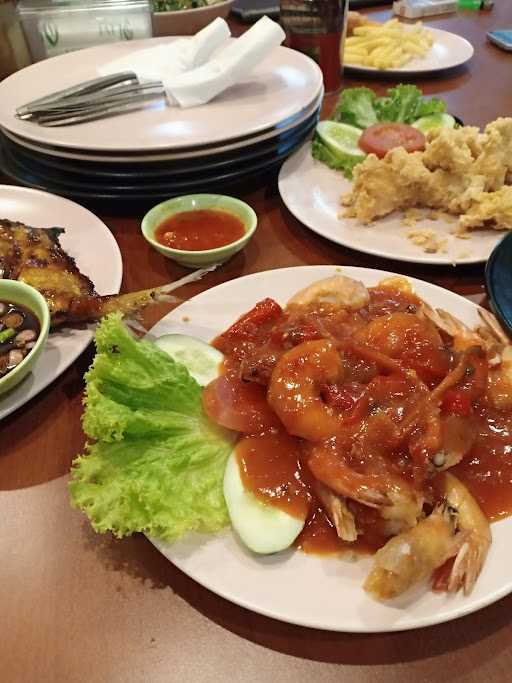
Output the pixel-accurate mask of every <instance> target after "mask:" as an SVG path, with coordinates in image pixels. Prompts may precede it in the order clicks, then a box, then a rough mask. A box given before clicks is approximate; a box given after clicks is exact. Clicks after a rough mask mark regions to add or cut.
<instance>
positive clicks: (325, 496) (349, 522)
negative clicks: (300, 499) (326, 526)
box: [315, 481, 357, 543]
mask: <svg viewBox="0 0 512 683" xmlns="http://www.w3.org/2000/svg"><path fill="white" fill-rule="evenodd" d="M315 493H316V495H317V496H318V498H319V499H320V502H321V503H322V505H323V506H324V507H325V510H326V512H327V516H328V517H329V519H330V520H331V522H332V523H333V524H334V527H335V529H336V533H337V534H338V538H341V539H342V540H343V541H347V542H349V543H352V542H353V541H356V540H357V529H356V521H355V518H354V515H353V513H352V512H351V511H350V510H349V508H348V505H347V501H346V499H345V498H343V497H342V496H337V495H336V494H335V493H333V491H331V490H330V489H329V488H328V487H327V486H324V485H323V484H322V483H321V482H319V481H317V482H315Z"/></svg>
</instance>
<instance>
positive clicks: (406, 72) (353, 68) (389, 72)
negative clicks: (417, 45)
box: [343, 24, 475, 77]
mask: <svg viewBox="0 0 512 683" xmlns="http://www.w3.org/2000/svg"><path fill="white" fill-rule="evenodd" d="M407 25H408V26H410V24H407ZM425 28H426V29H428V30H429V31H432V32H433V33H434V34H435V35H439V34H442V35H446V34H449V35H450V36H454V37H455V38H457V39H458V40H460V42H461V44H464V47H466V48H469V53H470V54H469V56H468V57H465V58H464V59H462V58H461V59H460V60H459V61H458V62H454V63H453V64H450V65H449V66H437V67H430V68H428V67H427V68H420V69H410V68H409V69H408V68H407V67H406V66H403V67H399V68H398V69H376V68H375V67H373V66H362V65H361V66H358V65H357V64H344V65H343V68H344V69H347V70H349V71H350V73H354V74H355V73H361V74H368V75H370V74H372V75H382V76H395V77H396V76H413V75H419V76H424V75H425V74H429V73H437V72H439V71H446V70H447V69H456V68H457V67H459V66H462V65H463V64H466V63H467V62H469V61H470V60H471V59H473V57H474V55H475V48H474V45H473V44H472V43H471V42H470V41H469V40H468V39H467V38H464V36H460V35H459V34H458V33H454V32H453V31H447V30H446V29H442V28H436V27H435V26H425Z"/></svg>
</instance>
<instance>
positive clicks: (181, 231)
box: [155, 209, 245, 251]
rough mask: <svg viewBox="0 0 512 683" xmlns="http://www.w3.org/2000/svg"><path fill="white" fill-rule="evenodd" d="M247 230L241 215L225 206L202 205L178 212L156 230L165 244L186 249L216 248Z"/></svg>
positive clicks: (161, 241) (158, 239) (156, 235)
mask: <svg viewBox="0 0 512 683" xmlns="http://www.w3.org/2000/svg"><path fill="white" fill-rule="evenodd" d="M244 233H245V227H244V224H243V222H242V220H241V219H240V218H238V216H235V215H234V214H232V213H229V211H224V210H222V209H198V210H196V211H182V212H180V213H176V214H174V216H171V217H170V218H168V219H167V220H166V221H164V222H163V223H161V224H160V225H159V226H158V228H157V229H156V230H155V240H156V241H157V242H159V243H160V244H163V245H164V247H170V248H171V249H183V250H184V251H204V250H205V249H216V248H217V247H223V246H225V245H226V244H231V243H232V242H236V241H237V240H239V239H240V238H241V237H243V235H244Z"/></svg>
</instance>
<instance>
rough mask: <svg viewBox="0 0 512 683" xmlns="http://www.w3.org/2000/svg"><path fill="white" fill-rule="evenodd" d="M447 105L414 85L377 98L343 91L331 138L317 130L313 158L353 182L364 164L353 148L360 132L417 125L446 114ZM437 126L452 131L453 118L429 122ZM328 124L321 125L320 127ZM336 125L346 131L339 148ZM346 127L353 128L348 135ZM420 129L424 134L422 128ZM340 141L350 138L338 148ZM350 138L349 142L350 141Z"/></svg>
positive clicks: (362, 91) (360, 152) (357, 91)
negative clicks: (355, 172)
mask: <svg viewBox="0 0 512 683" xmlns="http://www.w3.org/2000/svg"><path fill="white" fill-rule="evenodd" d="M445 112H446V103H445V102H444V101H443V100H440V99H437V98H431V99H427V98H425V97H424V96H423V93H422V92H421V90H420V89H419V88H417V87H416V86H415V85H404V84H400V85H397V86H396V87H395V88H391V89H389V90H388V92H387V95H386V96H384V97H378V96H377V95H376V93H374V92H373V90H370V89H369V88H347V89H346V90H344V91H343V92H342V93H341V95H340V98H339V100H338V103H337V105H336V108H335V110H334V113H333V115H332V116H331V118H330V121H331V122H332V123H331V126H330V130H329V133H330V136H331V137H326V135H325V132H324V131H322V130H319V129H317V131H316V133H315V136H314V138H313V143H312V154H313V157H314V158H315V159H317V160H318V161H321V162H323V163H324V164H326V165H327V166H329V167H330V168H332V169H335V170H339V171H342V172H343V174H344V175H345V177H347V178H350V179H351V178H352V172H353V169H354V166H356V165H357V164H359V163H361V161H362V160H364V157H365V154H364V152H363V150H361V149H356V152H355V153H354V151H351V148H352V150H353V148H354V142H356V143H357V140H358V135H357V131H363V130H365V129H366V128H369V127H370V126H373V125H375V124H378V123H386V122H394V123H402V124H408V125H414V124H417V123H418V121H420V120H421V119H424V118H425V117H432V115H434V114H444V113H445ZM429 121H430V122H431V123H434V125H435V124H436V123H437V125H438V126H444V125H449V126H450V127H453V125H454V124H455V120H454V119H453V118H452V117H441V116H439V117H437V118H429ZM324 123H325V122H321V123H320V124H319V127H320V126H322V124H324ZM336 124H343V126H344V130H341V129H340V131H339V132H338V133H337V138H338V144H337V145H336V144H333V139H332V138H334V137H336V130H335V129H336ZM347 126H351V127H352V128H353V130H352V131H347V128H346V127H347ZM416 127H419V128H420V130H421V126H416ZM340 137H347V144H346V145H344V144H341V145H340V144H339V138H340ZM349 138H350V139H349Z"/></svg>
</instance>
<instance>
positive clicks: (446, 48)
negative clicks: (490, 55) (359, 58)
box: [345, 26, 475, 76]
mask: <svg viewBox="0 0 512 683" xmlns="http://www.w3.org/2000/svg"><path fill="white" fill-rule="evenodd" d="M426 28H428V30H429V31H430V32H431V33H432V34H433V37H434V44H433V45H432V49H431V50H430V52H429V53H428V54H427V55H426V56H425V57H417V58H416V59H413V60H411V61H410V62H409V63H408V64H404V66H401V67H399V68H397V69H375V68H374V67H370V66H356V65H354V64H345V69H346V70H347V71H351V72H354V73H355V72H357V73H381V74H386V75H394V74H396V75H397V76H404V75H410V76H412V75H414V74H422V73H426V72H431V71H443V69H451V68H453V67H455V66H460V65H461V64H464V63H465V62H468V61H469V60H470V59H471V57H472V56H473V54H474V52H475V51H474V49H473V46H472V45H471V43H470V42H469V41H467V40H466V39H465V38H463V37H462V36H458V35H457V34H456V33H450V31H443V30H441V29H440V28H432V27H431V26H428V27H426Z"/></svg>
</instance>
